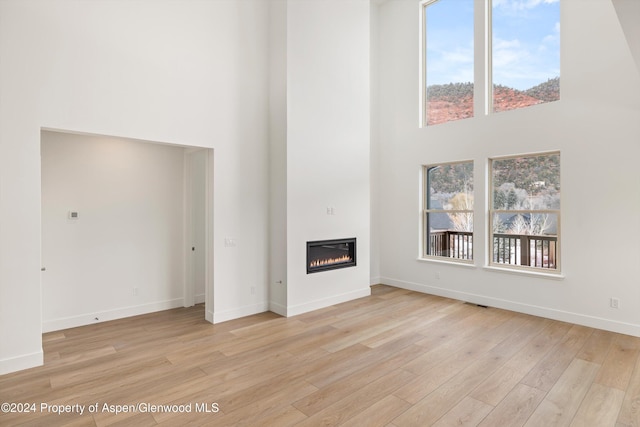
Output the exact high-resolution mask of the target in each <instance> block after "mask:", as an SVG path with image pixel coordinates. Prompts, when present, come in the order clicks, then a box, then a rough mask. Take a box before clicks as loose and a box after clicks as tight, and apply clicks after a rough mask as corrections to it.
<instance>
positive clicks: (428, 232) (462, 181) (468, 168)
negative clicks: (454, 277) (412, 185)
mask: <svg viewBox="0 0 640 427" xmlns="http://www.w3.org/2000/svg"><path fill="white" fill-rule="evenodd" d="M423 177H424V187H423V188H424V197H423V199H424V210H423V228H424V230H425V238H424V249H423V252H424V254H423V255H424V256H425V257H442V258H449V259H453V260H460V261H467V262H468V261H470V260H473V162H461V163H448V164H439V165H430V166H423Z"/></svg>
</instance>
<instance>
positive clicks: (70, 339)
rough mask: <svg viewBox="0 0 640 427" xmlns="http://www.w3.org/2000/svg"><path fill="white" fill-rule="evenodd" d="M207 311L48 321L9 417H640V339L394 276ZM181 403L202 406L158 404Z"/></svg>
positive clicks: (265, 421)
mask: <svg viewBox="0 0 640 427" xmlns="http://www.w3.org/2000/svg"><path fill="white" fill-rule="evenodd" d="M203 318H204V308H203V307H202V306H196V307H193V308H188V309H175V310H169V311H165V312H160V313H154V314H149V315H144V316H138V317H134V318H128V319H121V320H116V321H112V322H106V323H101V324H96V325H90V326H84V327H80V328H74V329H68V330H64V331H59V332H52V333H48V334H45V335H44V336H43V345H44V353H45V364H44V366H42V367H38V368H34V369H29V370H25V371H21V372H17V373H13V374H9V375H4V376H0V402H10V403H13V404H14V405H13V408H12V409H19V408H18V406H19V405H21V404H22V405H23V406H24V404H27V409H35V412H32V413H15V412H14V413H0V425H1V426H17V425H29V426H56V425H70V426H93V425H97V426H106V425H118V426H126V425H131V426H154V425H163V426H182V425H214V426H239V425H246V426H289V425H298V426H320V425H351V426H367V427H370V426H397V427H400V426H429V425H433V426H461V425H463V426H490V427H502V426H522V425H524V426H534V427H547V426H556V425H558V426H559V425H563V426H588V427H594V426H613V427H623V426H640V363H639V362H638V361H639V354H640V339H639V338H634V337H630V336H626V335H620V334H615V333H611V332H604V331H600V330H595V329H591V328H587V327H584V326H577V325H572V324H568V323H563V322H557V321H552V320H548V319H542V318H537V317H533V316H527V315H523V314H518V313H513V312H509V311H504V310H499V309H495V308H481V307H477V306H475V305H471V304H465V303H462V302H459V301H454V300H450V299H446V298H440V297H434V296H429V295H424V294H420V293H415V292H410V291H406V290H402V289H396V288H392V287H388V286H382V285H378V286H374V287H372V296H371V297H367V298H362V299H359V300H355V301H351V302H348V303H344V304H339V305H335V306H331V307H328V308H325V309H322V310H318V311H314V312H311V313H307V314H304V315H300V316H295V317H291V318H282V317H279V316H277V315H275V314H271V313H264V314H259V315H255V316H251V317H247V318H243V319H238V320H234V321H230V322H225V323H221V324H218V325H211V324H209V323H207V322H205V321H204V319H203ZM33 404H35V408H34V407H33ZM41 404H44V405H50V406H45V407H42V406H41ZM96 404H97V407H95V406H94V407H93V408H94V409H96V410H95V411H94V412H93V413H89V410H90V405H96ZM105 404H107V405H114V406H112V407H107V408H105V407H104V405H105ZM137 404H142V406H140V407H138V408H134V409H136V410H137V411H135V412H126V413H120V414H115V413H114V412H113V411H114V410H115V409H116V406H115V405H127V407H128V406H130V405H137ZM167 404H170V405H183V406H182V407H181V408H180V409H181V410H183V411H189V410H190V412H182V413H181V412H176V409H177V408H179V407H176V409H171V408H170V410H169V411H167V412H163V411H161V410H160V409H159V408H160V407H159V408H154V407H151V406H150V405H167ZM53 405H78V406H77V407H81V406H84V414H82V415H79V414H77V413H71V414H64V415H57V414H55V413H48V412H46V411H45V412H43V409H47V408H51V409H55V406H53ZM145 405H146V406H145ZM77 407H76V408H77ZM123 408H124V407H123ZM216 408H217V409H216ZM69 409H72V408H69ZM203 409H207V410H208V411H209V412H203ZM216 410H219V412H215V411H216Z"/></svg>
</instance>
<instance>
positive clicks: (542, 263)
mask: <svg viewBox="0 0 640 427" xmlns="http://www.w3.org/2000/svg"><path fill="white" fill-rule="evenodd" d="M428 253H429V255H434V256H441V257H446V258H456V259H466V260H471V259H473V233H472V232H470V231H455V230H442V231H435V232H431V233H429V252H428ZM557 254H558V237H557V236H537V235H535V236H534V235H526V234H494V235H493V262H494V263H499V264H509V265H524V266H530V267H538V268H549V269H555V268H557V265H556V260H557Z"/></svg>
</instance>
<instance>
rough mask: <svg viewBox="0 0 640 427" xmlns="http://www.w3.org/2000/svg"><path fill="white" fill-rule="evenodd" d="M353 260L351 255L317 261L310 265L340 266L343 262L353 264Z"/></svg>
mask: <svg viewBox="0 0 640 427" xmlns="http://www.w3.org/2000/svg"><path fill="white" fill-rule="evenodd" d="M352 260H353V259H352V258H351V257H350V256H349V255H342V256H341V257H338V258H325V259H316V260H314V261H311V262H310V263H309V267H321V266H323V265H332V264H340V263H343V262H351V261H352Z"/></svg>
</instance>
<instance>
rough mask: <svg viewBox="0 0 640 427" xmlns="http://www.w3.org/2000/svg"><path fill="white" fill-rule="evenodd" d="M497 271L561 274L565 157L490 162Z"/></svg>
mask: <svg viewBox="0 0 640 427" xmlns="http://www.w3.org/2000/svg"><path fill="white" fill-rule="evenodd" d="M490 171H491V175H490V186H489V188H490V189H491V204H490V207H491V211H490V215H489V218H490V230H491V238H490V239H489V251H490V254H491V255H490V260H491V262H490V263H491V264H493V265H500V266H509V267H513V268H522V269H542V270H546V271H554V272H559V271H560V250H559V248H560V153H557V152H556V153H545V154H532V155H524V156H517V157H506V158H498V159H492V160H490Z"/></svg>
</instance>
